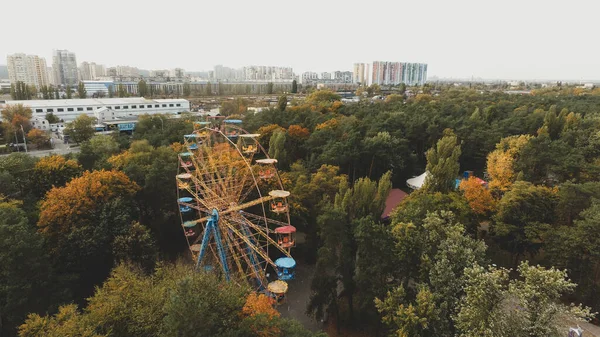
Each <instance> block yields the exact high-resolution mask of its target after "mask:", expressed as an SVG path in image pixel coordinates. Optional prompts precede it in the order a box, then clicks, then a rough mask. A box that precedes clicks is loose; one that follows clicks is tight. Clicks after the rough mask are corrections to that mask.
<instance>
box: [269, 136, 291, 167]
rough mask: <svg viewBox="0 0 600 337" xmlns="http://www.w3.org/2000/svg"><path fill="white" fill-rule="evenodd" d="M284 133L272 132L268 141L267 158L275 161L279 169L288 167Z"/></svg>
mask: <svg viewBox="0 0 600 337" xmlns="http://www.w3.org/2000/svg"><path fill="white" fill-rule="evenodd" d="M285 138H286V137H285V132H284V131H280V130H277V131H275V132H273V135H272V136H271V139H270V140H269V157H271V158H275V159H277V162H278V166H279V167H280V168H286V167H287V165H288V154H287V150H286V149H285Z"/></svg>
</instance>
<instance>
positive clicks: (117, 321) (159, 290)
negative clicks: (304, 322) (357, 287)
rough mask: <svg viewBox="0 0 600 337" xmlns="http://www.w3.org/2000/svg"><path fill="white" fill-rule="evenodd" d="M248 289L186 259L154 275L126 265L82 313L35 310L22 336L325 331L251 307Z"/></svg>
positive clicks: (293, 335) (304, 335)
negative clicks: (198, 268) (196, 267)
mask: <svg viewBox="0 0 600 337" xmlns="http://www.w3.org/2000/svg"><path fill="white" fill-rule="evenodd" d="M248 293H249V290H248V289H246V288H245V287H243V286H239V285H238V284H236V283H234V282H223V280H222V279H220V278H219V277H218V276H217V275H215V274H212V273H199V272H197V271H195V270H194V268H191V267H190V266H189V265H185V264H179V263H178V264H174V265H173V264H161V265H160V266H159V268H157V269H156V271H155V272H154V273H153V274H152V275H147V274H146V273H144V272H143V271H141V270H140V269H139V268H136V267H133V266H130V265H126V264H122V265H119V266H117V267H116V268H115V269H114V270H113V271H112V273H111V275H110V277H109V278H108V279H107V280H106V281H105V282H104V284H103V285H102V286H101V287H98V288H97V289H96V292H95V294H94V295H93V296H91V297H90V298H89V299H88V306H87V307H86V308H85V309H84V310H83V312H82V313H79V312H78V311H77V310H76V309H77V308H76V306H75V305H70V306H63V307H61V309H60V310H59V313H58V314H57V315H55V316H48V317H40V316H38V315H31V316H30V317H29V318H28V319H27V321H25V323H24V324H23V325H22V326H21V328H20V332H21V335H20V336H27V337H29V336H32V337H33V336H40V333H42V334H41V336H42V337H58V336H77V337H79V336H85V337H98V336H128V337H163V336H248V337H250V336H273V337H276V336H286V337H287V336H290V337H313V336H314V337H317V336H318V337H323V336H324V334H313V333H311V332H309V331H307V330H305V329H304V328H302V327H301V326H300V325H299V323H297V322H295V321H291V320H286V319H282V318H280V317H279V315H278V313H276V314H271V315H269V314H266V313H263V312H260V311H259V312H248V311H247V310H246V304H247V303H248V299H249V298H250V297H249V296H248ZM271 311H273V309H271ZM67 327H70V328H71V330H68V329H67ZM89 333H96V334H97V335H94V334H89Z"/></svg>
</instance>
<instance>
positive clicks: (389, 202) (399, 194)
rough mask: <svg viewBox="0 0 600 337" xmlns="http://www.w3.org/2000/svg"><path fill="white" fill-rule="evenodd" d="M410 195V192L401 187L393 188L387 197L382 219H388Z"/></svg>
mask: <svg viewBox="0 0 600 337" xmlns="http://www.w3.org/2000/svg"><path fill="white" fill-rule="evenodd" d="M407 196H408V193H406V192H404V191H403V190H401V189H399V188H393V189H392V190H391V191H390V194H388V197H387V199H385V210H384V211H383V214H382V215H381V219H382V220H387V219H388V218H389V217H390V214H391V213H392V211H393V210H394V208H396V206H398V204H400V202H402V200H404V198H406V197H407Z"/></svg>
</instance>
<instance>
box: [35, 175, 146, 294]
mask: <svg viewBox="0 0 600 337" xmlns="http://www.w3.org/2000/svg"><path fill="white" fill-rule="evenodd" d="M138 190H139V187H138V186H137V184H135V183H134V182H132V181H131V180H130V179H129V178H128V177H127V176H126V175H125V174H124V173H122V172H118V171H104V170H102V171H92V172H89V171H86V172H85V173H84V174H83V175H82V176H80V177H77V178H74V179H72V180H71V181H70V182H68V183H67V184H66V185H65V186H63V187H57V188H53V189H51V190H50V191H49V192H48V193H47V194H46V198H45V199H44V200H43V201H42V203H41V204H40V216H39V220H38V224H37V225H38V228H39V231H40V232H41V233H42V234H43V236H44V237H45V238H46V242H47V247H48V250H49V251H50V253H51V256H52V258H53V261H55V266H56V268H57V269H58V271H59V272H61V273H65V274H74V275H76V276H77V277H76V278H75V279H74V280H73V282H74V284H73V285H72V289H73V291H75V292H76V295H77V297H78V298H79V297H80V296H86V295H89V294H90V291H91V290H93V287H94V285H96V284H97V283H98V282H101V281H102V280H104V279H105V278H106V276H107V275H108V273H109V272H110V269H111V268H112V264H113V260H114V255H113V245H114V242H115V238H116V237H119V236H120V235H126V236H127V235H128V233H129V231H130V228H131V224H132V222H133V220H134V219H135V218H136V216H137V214H136V213H137V210H136V207H135V201H134V199H133V198H134V196H135V194H136V192H137V191H138ZM136 262H143V261H136Z"/></svg>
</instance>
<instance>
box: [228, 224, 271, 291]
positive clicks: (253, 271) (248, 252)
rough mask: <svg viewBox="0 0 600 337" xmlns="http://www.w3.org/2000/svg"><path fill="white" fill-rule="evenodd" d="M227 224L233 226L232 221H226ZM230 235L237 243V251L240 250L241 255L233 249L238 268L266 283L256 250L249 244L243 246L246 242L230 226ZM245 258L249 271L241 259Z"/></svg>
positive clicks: (232, 240) (243, 272) (242, 272)
mask: <svg viewBox="0 0 600 337" xmlns="http://www.w3.org/2000/svg"><path fill="white" fill-rule="evenodd" d="M226 226H227V227H231V226H233V225H232V224H231V223H227V222H226ZM228 237H229V239H230V241H231V242H232V243H233V245H235V247H236V248H237V252H239V256H238V255H237V254H236V252H235V251H234V250H233V249H232V251H231V252H232V257H233V258H234V259H235V262H236V265H237V266H238V269H239V270H240V273H241V274H242V275H246V276H252V277H254V278H256V279H257V280H259V281H260V282H261V283H264V279H265V276H264V272H263V270H262V268H261V267H260V264H259V262H258V257H257V256H256V252H255V251H254V250H252V249H251V247H249V246H247V247H245V248H244V247H242V246H243V245H245V242H243V241H242V240H240V238H238V237H236V235H235V233H234V232H233V231H232V230H230V229H229V228H228ZM240 258H241V259H243V260H244V262H245V263H246V265H247V266H248V269H249V271H246V270H244V268H243V266H242V263H241V261H240V260H241V259H240Z"/></svg>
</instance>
